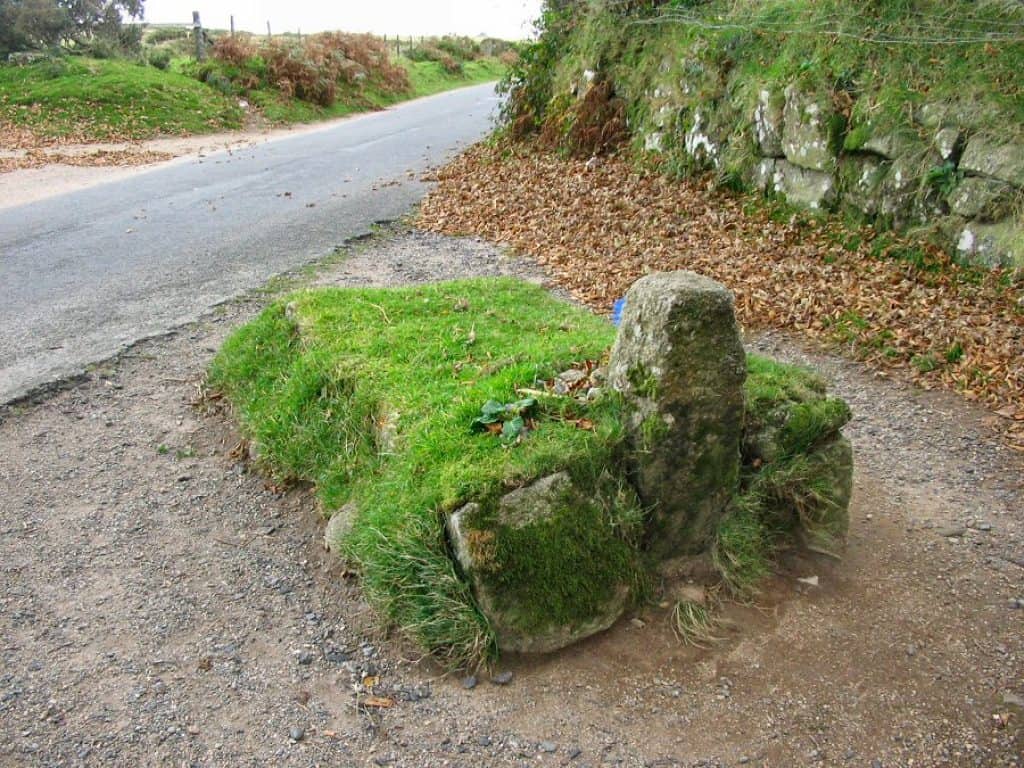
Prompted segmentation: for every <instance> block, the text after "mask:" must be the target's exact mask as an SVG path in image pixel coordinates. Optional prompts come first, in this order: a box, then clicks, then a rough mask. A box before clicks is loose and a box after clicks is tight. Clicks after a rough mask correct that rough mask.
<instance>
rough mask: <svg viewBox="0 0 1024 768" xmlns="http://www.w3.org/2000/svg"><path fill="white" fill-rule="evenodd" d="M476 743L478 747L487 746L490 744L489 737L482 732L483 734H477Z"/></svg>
mask: <svg viewBox="0 0 1024 768" xmlns="http://www.w3.org/2000/svg"><path fill="white" fill-rule="evenodd" d="M476 743H477V746H480V747H489V746H491V737H490V736H488V735H486V734H484V735H483V736H477V737H476Z"/></svg>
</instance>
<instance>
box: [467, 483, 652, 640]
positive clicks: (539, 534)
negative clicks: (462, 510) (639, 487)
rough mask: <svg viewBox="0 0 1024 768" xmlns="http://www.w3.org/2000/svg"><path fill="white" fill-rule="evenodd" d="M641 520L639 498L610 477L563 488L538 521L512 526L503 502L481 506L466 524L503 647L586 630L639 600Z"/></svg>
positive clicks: (481, 582)
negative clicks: (627, 600) (627, 599)
mask: <svg viewBox="0 0 1024 768" xmlns="http://www.w3.org/2000/svg"><path fill="white" fill-rule="evenodd" d="M582 487H585V488H587V489H589V490H588V493H587V495H586V496H584V494H583V493H582V492H581V491H580V488H582ZM641 517H642V516H641V513H640V508H639V504H638V502H637V499H636V495H635V493H633V492H632V490H631V489H629V488H628V485H626V484H625V482H623V481H616V480H615V479H614V478H613V477H612V476H611V475H610V474H608V473H607V472H606V473H603V474H602V476H600V477H597V478H595V477H593V476H590V477H586V478H579V479H577V480H574V481H573V482H572V483H569V482H566V483H565V484H564V485H561V486H560V487H559V490H558V492H557V495H556V497H555V498H554V499H553V500H552V501H551V503H550V508H549V509H545V510H544V514H543V515H542V516H540V517H538V518H537V519H534V520H527V521H523V520H517V519H510V517H509V515H508V514H507V513H504V512H503V510H502V509H501V508H500V505H499V504H498V503H493V502H492V503H490V504H487V505H479V506H477V508H476V509H475V510H474V512H473V514H472V515H470V516H468V517H466V518H465V519H463V520H462V521H461V524H460V525H461V528H462V531H463V535H464V536H465V537H466V538H467V539H469V540H476V539H482V540H483V547H484V548H485V549H486V551H477V552H476V553H474V555H475V557H474V561H475V563H476V564H477V566H478V567H477V569H476V573H475V577H476V579H477V580H478V581H479V589H480V591H482V592H484V593H486V601H487V603H488V605H487V612H488V614H489V615H492V616H497V617H500V618H499V620H498V621H496V622H495V623H496V624H498V625H499V627H497V631H498V642H499V646H501V647H510V646H516V645H517V644H521V643H523V642H524V641H525V640H526V639H528V638H532V637H536V636H543V635H545V634H546V633H549V632H552V631H555V632H558V631H560V629H561V628H564V627H578V626H581V625H586V624H587V623H588V622H590V621H592V620H593V619H594V617H595V616H601V615H602V614H603V613H604V612H605V611H606V610H607V609H608V606H609V605H610V604H613V603H615V602H616V601H621V600H623V599H624V596H625V595H624V592H628V593H629V594H630V595H636V594H637V590H636V589H635V585H636V584H638V583H639V582H640V581H642V578H643V576H642V567H641V563H640V558H639V549H638V546H637V544H638V541H639V536H640V532H641ZM478 558H479V559H478ZM484 563H486V568H482V567H480V566H482V565H484Z"/></svg>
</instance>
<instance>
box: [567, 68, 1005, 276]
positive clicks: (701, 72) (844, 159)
mask: <svg viewBox="0 0 1024 768" xmlns="http://www.w3.org/2000/svg"><path fill="white" fill-rule="evenodd" d="M657 73H658V74H657V75H656V76H654V77H653V78H648V80H647V81H646V82H644V83H642V85H641V86H640V88H638V87H637V85H636V83H630V84H628V85H627V84H625V83H619V84H616V85H617V88H618V90H619V91H627V90H630V91H632V92H630V93H621V94H620V95H623V96H625V97H626V98H627V99H628V100H629V101H630V102H631V105H632V107H633V108H632V109H631V114H632V115H633V124H632V125H631V128H632V129H633V131H634V132H635V133H636V134H637V136H638V143H639V144H640V145H641V146H643V147H644V149H646V150H647V151H649V152H655V153H669V154H671V153H675V154H676V155H677V156H679V157H681V158H682V159H684V161H685V162H686V163H687V164H689V165H691V166H693V167H694V168H696V169H698V170H713V171H717V172H719V173H721V174H722V175H723V176H726V177H729V178H731V180H733V181H739V182H742V184H743V186H745V187H746V188H753V189H757V190H761V191H762V192H765V193H767V194H773V195H778V196H780V197H782V198H783V199H785V200H786V201H788V202H790V203H793V204H796V205H800V206H806V207H808V208H811V209H814V210H830V211H845V212H852V213H854V214H857V215H858V216H860V217H863V219H864V220H866V221H868V222H872V223H875V224H878V225H881V226H882V227H884V228H888V227H891V228H894V229H897V230H902V231H906V230H912V229H918V228H920V229H923V230H927V231H928V233H929V234H931V235H933V236H935V237H937V239H938V240H939V241H940V242H941V243H942V244H944V245H945V246H946V247H947V248H948V249H949V250H950V251H951V252H954V253H956V254H957V255H959V256H961V257H962V258H963V259H964V260H966V261H970V262H972V263H976V264H980V265H984V266H989V267H994V266H1011V267H1022V266H1024V214H1022V210H1024V139H1022V138H1019V137H1020V136H1021V135H1022V133H1021V132H1020V131H1017V130H1006V127H1005V126H1004V127H1002V128H1001V129H999V130H994V129H992V128H988V127H985V126H979V125H977V124H976V123H975V122H974V120H975V118H976V115H974V114H972V113H971V110H970V108H969V107H962V106H957V105H950V104H930V103H927V102H925V103H922V104H920V105H919V106H917V107H916V108H914V109H907V110H906V112H907V114H906V115H902V116H900V117H899V118H897V119H893V117H892V116H891V115H890V116H889V117H888V118H887V119H886V120H885V127H884V128H883V127H881V126H880V125H878V124H875V123H873V122H872V120H873V118H871V117H864V116H870V115H876V114H880V112H881V111H880V110H879V109H877V108H876V106H875V105H872V104H857V103H855V100H854V97H853V96H851V95H850V94H849V93H848V92H845V91H842V92H832V91H828V90H826V89H815V88H813V87H810V86H807V85H804V84H798V83H792V84H790V85H789V86H787V87H785V88H772V87H765V86H764V85H763V84H760V83H755V82H737V78H736V77H735V76H732V77H730V76H729V75H728V74H727V73H720V72H714V71H709V69H708V65H707V63H706V62H698V61H688V60H686V59H683V60H682V61H676V60H665V61H664V62H662V64H661V66H660V67H658V68H657ZM593 79H594V76H593V74H592V73H590V77H589V78H579V79H578V80H577V83H578V84H577V85H576V86H575V88H574V90H576V91H577V92H578V93H581V92H582V91H583V90H585V88H586V87H587V82H588V81H592V80H593ZM879 122H881V121H879ZM1010 128H1013V127H1012V126H1011V127H1010Z"/></svg>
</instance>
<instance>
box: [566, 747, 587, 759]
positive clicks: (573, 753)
mask: <svg viewBox="0 0 1024 768" xmlns="http://www.w3.org/2000/svg"><path fill="white" fill-rule="evenodd" d="M567 754H568V756H569V759H570V760H575V759H576V758H577V757H579V756H580V755H582V754H583V750H582V749H580V748H579V747H570V748H569V752H568V753H567Z"/></svg>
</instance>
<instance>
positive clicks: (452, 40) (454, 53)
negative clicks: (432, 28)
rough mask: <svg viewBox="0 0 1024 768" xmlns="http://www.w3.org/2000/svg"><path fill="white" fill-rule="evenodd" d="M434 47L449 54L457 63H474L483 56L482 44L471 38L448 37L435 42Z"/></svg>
mask: <svg viewBox="0 0 1024 768" xmlns="http://www.w3.org/2000/svg"><path fill="white" fill-rule="evenodd" d="M434 47H435V48H437V49H438V50H439V51H442V52H444V53H447V54H448V55H449V56H451V57H452V58H453V59H456V60H457V61H472V60H473V59H479V58H480V56H482V55H483V54H482V52H481V50H480V43H478V42H477V41H476V40H474V39H473V38H471V37H454V36H451V35H446V36H445V37H442V38H440V39H439V40H436V41H435V42H434Z"/></svg>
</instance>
